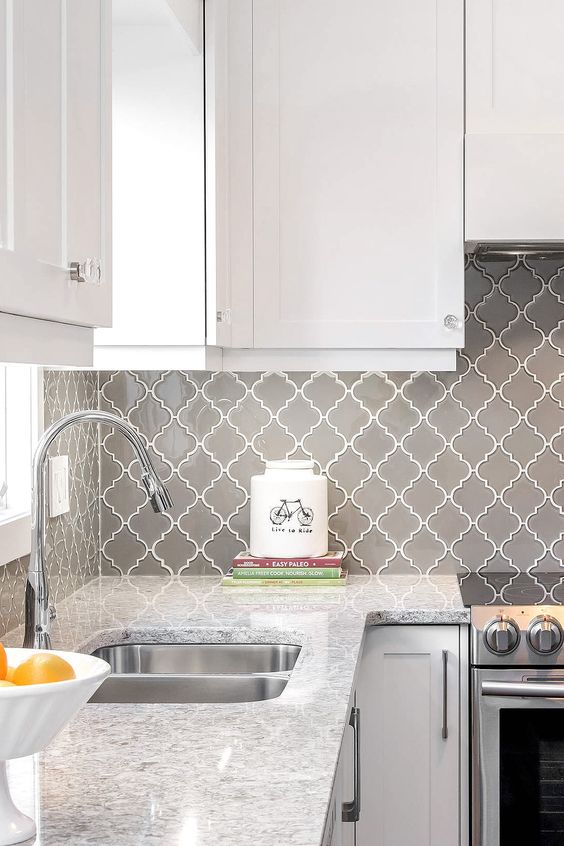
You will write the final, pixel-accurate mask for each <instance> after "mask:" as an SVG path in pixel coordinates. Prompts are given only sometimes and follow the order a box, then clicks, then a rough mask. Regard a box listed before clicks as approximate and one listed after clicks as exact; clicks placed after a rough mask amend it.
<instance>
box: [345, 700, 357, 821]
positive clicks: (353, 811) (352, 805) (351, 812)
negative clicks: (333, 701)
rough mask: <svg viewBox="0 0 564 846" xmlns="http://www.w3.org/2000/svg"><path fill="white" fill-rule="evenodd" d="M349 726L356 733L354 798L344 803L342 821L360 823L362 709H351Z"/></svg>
mask: <svg viewBox="0 0 564 846" xmlns="http://www.w3.org/2000/svg"><path fill="white" fill-rule="evenodd" d="M349 725H350V726H351V728H352V730H353V731H354V764H353V778H354V798H353V800H352V802H343V810H342V815H341V819H342V821H343V822H358V821H359V819H360V709H359V708H357V707H356V706H355V707H354V708H351V715H350V718H349Z"/></svg>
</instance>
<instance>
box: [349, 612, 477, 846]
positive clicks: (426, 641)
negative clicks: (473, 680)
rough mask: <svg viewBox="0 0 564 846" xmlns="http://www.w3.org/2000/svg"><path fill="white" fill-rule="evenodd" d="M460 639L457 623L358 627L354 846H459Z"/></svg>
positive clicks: (462, 783) (462, 822)
mask: <svg viewBox="0 0 564 846" xmlns="http://www.w3.org/2000/svg"><path fill="white" fill-rule="evenodd" d="M464 636H465V634H464V632H463V631H461V629H460V628H459V627H458V626H382V627H380V626H378V627H374V628H371V629H369V630H368V631H367V634H366V644H365V649H364V653H363V658H362V664H361V672H360V679H359V684H358V688H357V703H358V705H359V708H360V711H361V713H362V753H361V767H360V772H361V784H362V811H361V814H360V819H359V821H358V823H357V824H356V843H357V846H464V844H466V843H467V839H466V838H467V835H466V832H465V827H466V815H465V812H464V811H462V813H461V808H463V807H464V804H463V803H461V797H462V796H463V795H464V794H465V792H466V777H465V767H466V764H465V760H464V759H465V753H464V750H465V748H466V746H465V745H464V744H463V745H462V746H461V738H464V737H465V735H464V732H463V731H462V726H463V725H464V724H465V711H464V709H462V710H461V701H462V699H461V687H460V685H461V679H462V681H463V679H464V675H461V672H460V669H461V655H463V654H464V650H462V651H461V638H464ZM461 750H462V752H461Z"/></svg>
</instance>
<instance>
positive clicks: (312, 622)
mask: <svg viewBox="0 0 564 846" xmlns="http://www.w3.org/2000/svg"><path fill="white" fill-rule="evenodd" d="M57 611H58V617H57V620H56V622H55V625H54V631H53V646H54V648H58V649H79V650H82V651H91V650H93V649H95V648H96V647H97V646H99V645H102V644H109V643H119V642H122V641H126V640H129V639H132V640H137V641H139V640H145V641H155V640H161V641H168V642H170V641H171V640H178V641H198V642H202V641H223V642H225V641H233V642H242V641H257V640H259V641H265V642H279V643H281V642H286V643H298V644H300V645H301V646H302V650H301V652H300V656H299V658H298V661H297V664H296V666H295V668H294V671H293V673H292V675H291V677H290V681H289V683H288V685H287V687H286V689H285V690H284V691H283V693H282V695H281V696H280V697H279V698H277V699H271V700H268V701H265V702H254V703H245V704H229V705H225V704H205V705H201V704H199V705H108V704H104V705H102V704H100V705H87V706H85V707H84V709H83V710H82V711H81V712H80V713H79V714H78V715H77V716H76V717H75V719H74V720H73V721H72V722H71V723H70V725H69V726H68V727H67V728H66V729H65V730H64V731H63V732H62V733H61V734H60V735H59V737H58V738H57V739H56V740H55V741H54V742H53V744H52V745H51V746H50V747H49V749H48V750H47V751H46V752H44V753H42V754H41V755H39V756H36V757H34V758H25V759H21V760H19V761H14V762H11V764H10V766H9V773H10V780H11V783H12V786H13V795H14V799H15V800H16V802H17V803H18V804H19V806H20V807H21V809H22V810H23V811H24V812H26V813H29V814H31V815H32V816H34V818H35V819H36V821H37V822H38V832H39V833H38V837H37V840H36V846H62V844H67V846H93V844H96V846H141V844H143V846H145V844H155V843H159V844H163V846H165V844H166V846H247V844H249V846H251V845H252V846H283V844H292V846H320V843H321V837H322V833H323V828H324V822H325V816H326V812H327V808H328V803H329V799H330V796H331V790H332V784H333V778H334V774H335V769H336V764H337V759H338V754H339V749H340V744H341V740H342V737H343V732H344V728H345V725H346V722H347V717H348V707H349V701H350V698H351V694H352V692H353V689H354V685H355V678H356V672H357V663H358V657H359V653H360V649H361V646H362V640H363V634H364V629H365V626H366V625H367V624H368V625H379V624H385V623H467V622H468V621H469V615H468V610H467V609H465V608H464V607H463V605H462V601H461V597H460V592H459V589H458V584H457V580H456V577H455V576H437V577H433V576H420V577H416V576H410V575H405V576H404V575H400V576H388V577H386V576H382V577H378V576H357V577H351V578H350V580H349V584H348V585H347V586H346V587H345V588H333V589H331V588H319V587H318V588H312V589H311V590H302V589H300V590H299V591H297V590H295V589H294V590H292V589H291V588H286V589H278V588H276V589H275V588H269V589H268V592H266V591H264V590H263V591H261V590H260V589H249V590H246V589H239V588H222V587H221V584H220V582H219V580H218V579H215V578H209V577H208V578H197V577H189V578H183V579H182V578H166V577H163V578H161V577H158V576H137V577H129V578H112V577H102V578H99V579H96V580H94V581H93V582H90V583H89V584H88V585H86V587H84V588H82V589H81V590H79V591H77V592H76V593H75V594H73V595H72V596H71V597H69V598H68V599H67V600H65V601H64V602H62V603H60V604H59V605H58V608H57ZM21 641H22V630H21V628H20V629H15V630H14V631H12V632H11V633H10V634H9V635H8V636H7V637H6V638H5V642H6V643H7V644H8V645H12V646H15V645H17V646H19V645H21Z"/></svg>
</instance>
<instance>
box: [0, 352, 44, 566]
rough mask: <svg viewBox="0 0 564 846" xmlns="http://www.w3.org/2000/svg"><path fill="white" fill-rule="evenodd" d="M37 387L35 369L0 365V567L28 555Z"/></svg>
mask: <svg viewBox="0 0 564 846" xmlns="http://www.w3.org/2000/svg"><path fill="white" fill-rule="evenodd" d="M39 387H40V385H39V376H38V371H37V368H32V367H19V366H17V365H10V366H6V367H4V366H0V566H2V565H3V564H7V563H8V562H9V561H13V560H14V559H15V558H20V557H21V556H22V555H26V554H27V553H29V546H30V519H29V513H30V506H31V459H32V454H33V449H34V447H35V444H36V441H37V434H38V429H39V403H38V397H39Z"/></svg>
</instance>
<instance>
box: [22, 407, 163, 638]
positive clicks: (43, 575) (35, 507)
mask: <svg viewBox="0 0 564 846" xmlns="http://www.w3.org/2000/svg"><path fill="white" fill-rule="evenodd" d="M75 423H105V424H107V425H108V426H113V427H114V428H115V429H117V430H118V431H119V432H121V433H122V434H123V435H125V437H126V438H127V440H128V441H129V443H130V444H131V446H132V447H133V449H134V450H135V453H136V455H137V458H138V459H139V463H140V464H141V470H142V474H141V481H142V482H143V484H144V485H145V489H146V491H147V494H148V496H149V501H150V503H151V505H152V507H153V511H155V512H156V513H157V514H159V513H162V512H163V511H168V509H169V508H171V507H172V498H171V496H170V494H169V492H168V491H167V489H166V487H165V486H164V485H163V483H162V482H161V480H160V479H159V477H158V476H157V473H156V471H155V468H154V467H153V464H152V461H151V459H150V457H149V453H148V452H147V450H146V448H145V446H144V444H143V441H142V440H141V438H140V437H139V435H138V434H137V432H136V431H135V429H133V427H132V426H130V424H129V423H127V422H126V421H125V420H122V419H121V418H119V417H116V416H115V415H114V414H108V413H107V412H105V411H77V412H75V413H74V414H68V415H67V416H66V417H62V418H61V419H60V420H57V422H56V423H53V425H52V426H50V427H49V428H48V429H47V430H46V431H45V432H44V434H43V437H42V438H41V440H40V441H39V444H38V445H37V449H36V450H35V455H34V457H33V470H32V484H33V491H32V501H31V555H30V559H29V570H28V574H27V584H26V590H25V638H24V646H25V647H32V648H34V649H51V621H52V620H53V619H54V618H55V609H54V607H53V606H52V605H51V604H50V603H49V582H48V579H47V569H46V566H45V522H46V497H45V465H46V463H47V452H48V450H49V447H50V446H51V444H52V443H53V441H54V440H55V438H56V437H57V436H58V435H60V433H61V432H63V431H64V430H65V429H67V428H69V427H70V426H73V425H74V424H75Z"/></svg>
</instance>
